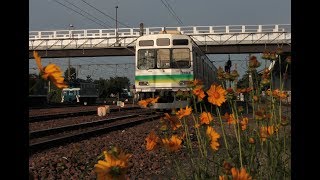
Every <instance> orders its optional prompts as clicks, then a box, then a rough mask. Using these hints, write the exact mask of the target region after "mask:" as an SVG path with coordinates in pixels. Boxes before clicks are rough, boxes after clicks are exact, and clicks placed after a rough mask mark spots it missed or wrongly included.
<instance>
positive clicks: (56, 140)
mask: <svg viewBox="0 0 320 180" xmlns="http://www.w3.org/2000/svg"><path fill="white" fill-rule="evenodd" d="M161 116H162V114H157V113H155V112H152V111H142V112H139V113H136V114H130V115H122V116H117V117H112V118H106V119H102V120H98V121H94V122H85V123H80V124H75V125H68V126H62V127H55V128H50V129H44V130H38V131H32V132H30V133H29V139H30V140H29V150H30V154H33V153H35V152H38V151H41V150H44V149H48V148H51V147H55V146H58V145H62V144H64V143H68V142H69V143H70V142H74V141H79V140H82V139H86V138H89V137H92V136H95V135H99V134H101V133H106V132H110V131H112V130H117V129H120V128H127V127H131V126H133V125H136V124H139V123H142V122H145V121H148V120H152V119H158V118H160V117H161Z"/></svg>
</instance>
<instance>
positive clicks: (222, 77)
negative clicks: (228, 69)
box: [218, 66, 226, 80]
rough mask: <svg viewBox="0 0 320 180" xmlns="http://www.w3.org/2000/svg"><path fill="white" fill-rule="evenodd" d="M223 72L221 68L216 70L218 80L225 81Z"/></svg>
mask: <svg viewBox="0 0 320 180" xmlns="http://www.w3.org/2000/svg"><path fill="white" fill-rule="evenodd" d="M225 76H226V75H225V72H224V71H223V69H222V67H221V66H219V68H218V79H219V80H223V79H225Z"/></svg>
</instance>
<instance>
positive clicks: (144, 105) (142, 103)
mask: <svg viewBox="0 0 320 180" xmlns="http://www.w3.org/2000/svg"><path fill="white" fill-rule="evenodd" d="M148 104H149V103H148V102H147V101H146V100H144V99H143V100H140V101H139V102H138V105H139V106H141V107H144V108H146V107H147V105H148Z"/></svg>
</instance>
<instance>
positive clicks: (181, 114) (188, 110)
mask: <svg viewBox="0 0 320 180" xmlns="http://www.w3.org/2000/svg"><path fill="white" fill-rule="evenodd" d="M191 112H192V108H191V107H189V106H187V107H186V109H182V108H180V110H179V111H178V112H177V116H178V118H179V119H181V118H183V117H185V116H189V115H190V114H191Z"/></svg>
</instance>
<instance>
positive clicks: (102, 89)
mask: <svg viewBox="0 0 320 180" xmlns="http://www.w3.org/2000/svg"><path fill="white" fill-rule="evenodd" d="M94 83H95V84H98V91H99V97H100V98H106V97H109V96H110V94H118V93H119V95H120V94H121V93H122V92H123V89H128V87H129V86H130V80H129V79H128V78H127V77H110V79H102V78H100V79H99V80H95V81H94Z"/></svg>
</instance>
